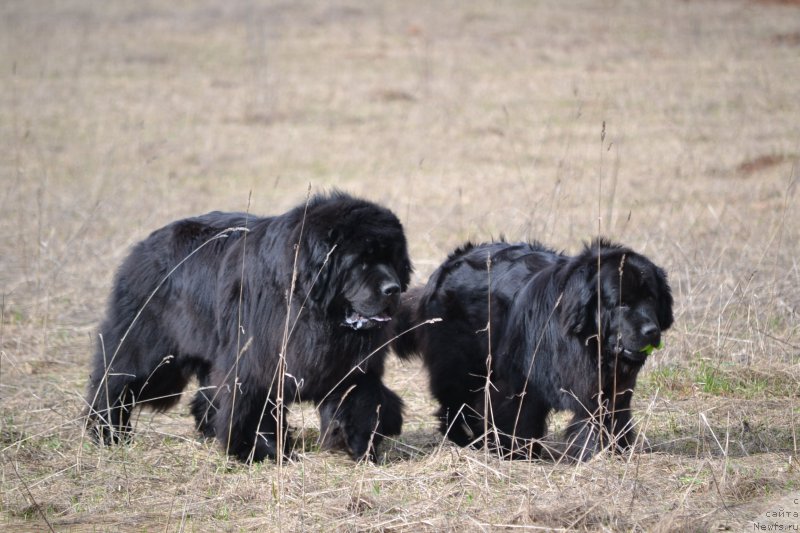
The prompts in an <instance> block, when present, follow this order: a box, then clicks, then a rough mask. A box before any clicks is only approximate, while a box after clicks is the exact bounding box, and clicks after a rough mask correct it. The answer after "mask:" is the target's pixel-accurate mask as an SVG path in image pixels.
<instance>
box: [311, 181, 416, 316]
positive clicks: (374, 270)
mask: <svg viewBox="0 0 800 533" xmlns="http://www.w3.org/2000/svg"><path fill="white" fill-rule="evenodd" d="M307 229H308V239H306V240H305V242H306V243H307V246H306V254H307V255H306V257H308V258H310V261H309V263H310V264H308V265H305V266H304V269H305V270H306V272H305V275H304V282H305V284H306V289H307V294H308V295H309V299H310V300H311V303H312V304H315V305H318V306H319V307H320V308H322V309H324V310H325V312H326V313H328V314H329V316H331V319H332V320H336V321H338V322H339V323H340V324H342V325H344V326H346V327H349V328H352V329H355V330H367V329H372V328H376V327H379V326H381V325H382V324H383V323H385V322H387V321H389V320H391V317H392V315H394V313H395V312H396V311H397V308H398V306H399V304H400V293H401V292H403V291H405V290H406V288H407V287H408V283H409V280H410V276H411V261H410V260H409V258H408V251H407V248H406V238H405V235H404V233H403V227H402V225H401V224H400V221H399V220H398V219H397V217H396V216H395V215H394V214H393V213H392V212H391V211H389V210H388V209H386V208H384V207H381V206H379V205H376V204H373V203H370V202H366V201H363V200H357V199H355V198H352V197H350V196H347V195H344V194H336V195H333V196H331V197H329V198H328V197H326V198H324V199H323V200H321V201H318V202H316V203H314V204H310V205H309V209H308V215H307Z"/></svg>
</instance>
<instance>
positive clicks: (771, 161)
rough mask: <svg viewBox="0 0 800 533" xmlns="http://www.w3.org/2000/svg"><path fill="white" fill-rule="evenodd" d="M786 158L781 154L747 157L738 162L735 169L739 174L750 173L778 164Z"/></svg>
mask: <svg viewBox="0 0 800 533" xmlns="http://www.w3.org/2000/svg"><path fill="white" fill-rule="evenodd" d="M785 160H786V158H785V157H783V156H782V155H774V154H770V155H760V156H758V157H756V158H754V159H749V160H747V161H743V162H741V163H739V166H737V167H736V171H737V172H738V173H740V174H745V175H748V176H749V175H750V174H754V173H756V172H759V171H761V170H764V169H767V168H770V167H774V166H776V165H780V164H781V163H783V162H784V161H785Z"/></svg>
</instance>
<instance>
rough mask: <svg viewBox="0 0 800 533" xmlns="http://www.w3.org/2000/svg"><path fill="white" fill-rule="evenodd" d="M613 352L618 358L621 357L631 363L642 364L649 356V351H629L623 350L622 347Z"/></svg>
mask: <svg viewBox="0 0 800 533" xmlns="http://www.w3.org/2000/svg"><path fill="white" fill-rule="evenodd" d="M614 351H615V352H616V353H617V355H618V356H620V357H622V358H624V359H627V360H628V361H630V362H632V363H641V362H644V360H645V359H647V356H648V355H650V352H649V351H646V350H629V349H628V348H625V347H624V346H620V347H618V348H617V349H616V350H614Z"/></svg>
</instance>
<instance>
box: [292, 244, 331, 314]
mask: <svg viewBox="0 0 800 533" xmlns="http://www.w3.org/2000/svg"><path fill="white" fill-rule="evenodd" d="M335 246H336V235H334V230H332V229H331V230H330V231H328V232H327V234H326V235H324V236H318V235H314V234H309V235H308V237H307V239H306V241H305V246H304V248H305V253H304V254H301V255H300V257H298V273H297V274H298V282H299V283H302V284H303V289H304V290H303V292H304V293H305V294H307V295H308V298H309V300H310V302H311V303H314V304H315V305H318V306H320V307H322V308H328V307H329V306H330V305H331V304H332V303H333V300H334V299H335V298H336V294H337V292H338V287H337V286H336V284H335V283H334V280H336V279H337V276H336V270H337V268H338V264H339V256H340V254H338V253H337V252H338V250H337V249H336V248H335ZM301 265H302V268H300V266H301Z"/></svg>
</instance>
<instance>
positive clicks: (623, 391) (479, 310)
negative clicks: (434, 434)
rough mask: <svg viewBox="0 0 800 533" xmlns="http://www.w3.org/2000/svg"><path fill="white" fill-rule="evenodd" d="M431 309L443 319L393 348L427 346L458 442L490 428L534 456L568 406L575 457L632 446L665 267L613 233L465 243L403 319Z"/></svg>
mask: <svg viewBox="0 0 800 533" xmlns="http://www.w3.org/2000/svg"><path fill="white" fill-rule="evenodd" d="M598 290H599V294H598ZM435 317H440V318H442V319H443V320H442V322H440V323H437V324H432V325H428V326H424V327H420V328H418V329H416V330H415V331H413V332H411V333H409V334H407V335H404V336H402V337H400V338H399V339H397V341H395V344H394V347H395V350H396V351H397V352H398V354H399V355H400V356H401V357H408V356H410V355H412V354H415V353H418V354H421V355H422V358H423V360H424V362H425V365H426V366H427V368H428V371H429V374H430V387H431V391H432V393H433V395H434V397H435V398H436V399H437V400H438V401H439V403H440V405H441V407H440V409H439V410H438V412H437V416H438V418H439V423H440V430H441V431H442V432H443V433H444V434H446V435H447V436H448V437H449V438H450V439H451V440H452V441H454V442H456V443H457V444H459V445H462V446H466V445H468V444H474V445H478V444H481V443H482V442H483V439H482V438H481V437H482V436H485V438H486V440H487V442H490V443H491V445H492V446H497V447H498V448H500V449H501V450H502V451H503V452H504V453H505V454H506V455H507V456H511V457H530V456H531V455H538V454H540V453H541V438H542V437H543V436H544V435H545V433H546V432H547V417H548V415H549V414H550V413H551V412H552V411H561V410H565V411H569V412H571V413H573V415H574V417H573V419H572V422H571V423H570V424H569V426H568V427H567V430H566V441H567V443H568V445H567V447H566V449H564V450H561V452H563V453H564V454H565V455H566V456H567V457H568V458H571V459H586V458H588V457H591V456H592V455H593V454H594V453H596V452H597V451H598V450H600V449H602V448H603V447H605V446H607V445H608V444H609V443H610V442H613V443H614V444H615V448H616V449H622V448H625V447H627V446H629V445H630V444H631V428H632V422H631V411H630V403H631V397H632V395H633V389H634V387H635V385H636V376H637V374H638V373H639V370H640V369H641V368H642V365H643V364H644V362H645V360H646V359H647V354H646V353H645V352H643V351H642V350H643V349H645V348H646V347H647V346H649V345H652V346H657V345H658V344H659V342H660V341H661V334H662V332H663V331H665V330H667V329H668V328H669V327H670V326H671V325H672V321H673V316H672V295H671V293H670V288H669V286H668V284H667V279H666V274H665V273H664V271H663V270H662V269H661V268H659V267H657V266H656V265H654V264H653V263H652V262H650V261H649V260H648V259H647V258H646V257H644V256H642V255H640V254H637V253H635V252H633V251H632V250H630V249H628V248H625V247H623V246H619V245H616V244H612V243H610V242H608V241H605V240H596V241H594V242H592V243H591V244H590V245H587V246H586V247H585V249H584V250H583V251H582V252H581V253H580V254H578V255H577V256H568V255H565V254H562V253H558V252H556V251H554V250H551V249H548V248H546V247H544V246H542V245H540V244H538V243H534V244H529V243H524V244H509V243H506V242H492V243H487V244H480V245H472V244H467V245H465V246H463V247H461V248H459V249H458V250H456V251H455V252H454V253H453V254H452V255H450V257H449V258H448V259H447V260H446V261H445V262H444V263H443V264H442V265H441V266H440V267H439V268H438V269H437V270H436V271H435V272H434V273H433V274H432V275H431V277H430V280H429V281H428V283H427V285H426V286H425V287H422V288H418V289H414V290H412V291H410V292H409V293H407V294H406V295H405V296H404V299H403V303H402V304H401V311H400V312H399V313H398V320H395V327H396V330H397V331H398V332H401V331H404V330H405V329H407V328H409V327H411V326H412V325H414V324H418V323H420V322H422V321H424V320H428V319H431V318H435ZM489 370H491V375H490V380H491V386H490V387H489V391H488V394H487V391H486V383H487V375H488V372H489ZM598 391H600V393H599V394H598ZM487 427H488V428H489V430H490V431H489V432H488V434H487V433H486V432H485V428H487Z"/></svg>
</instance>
